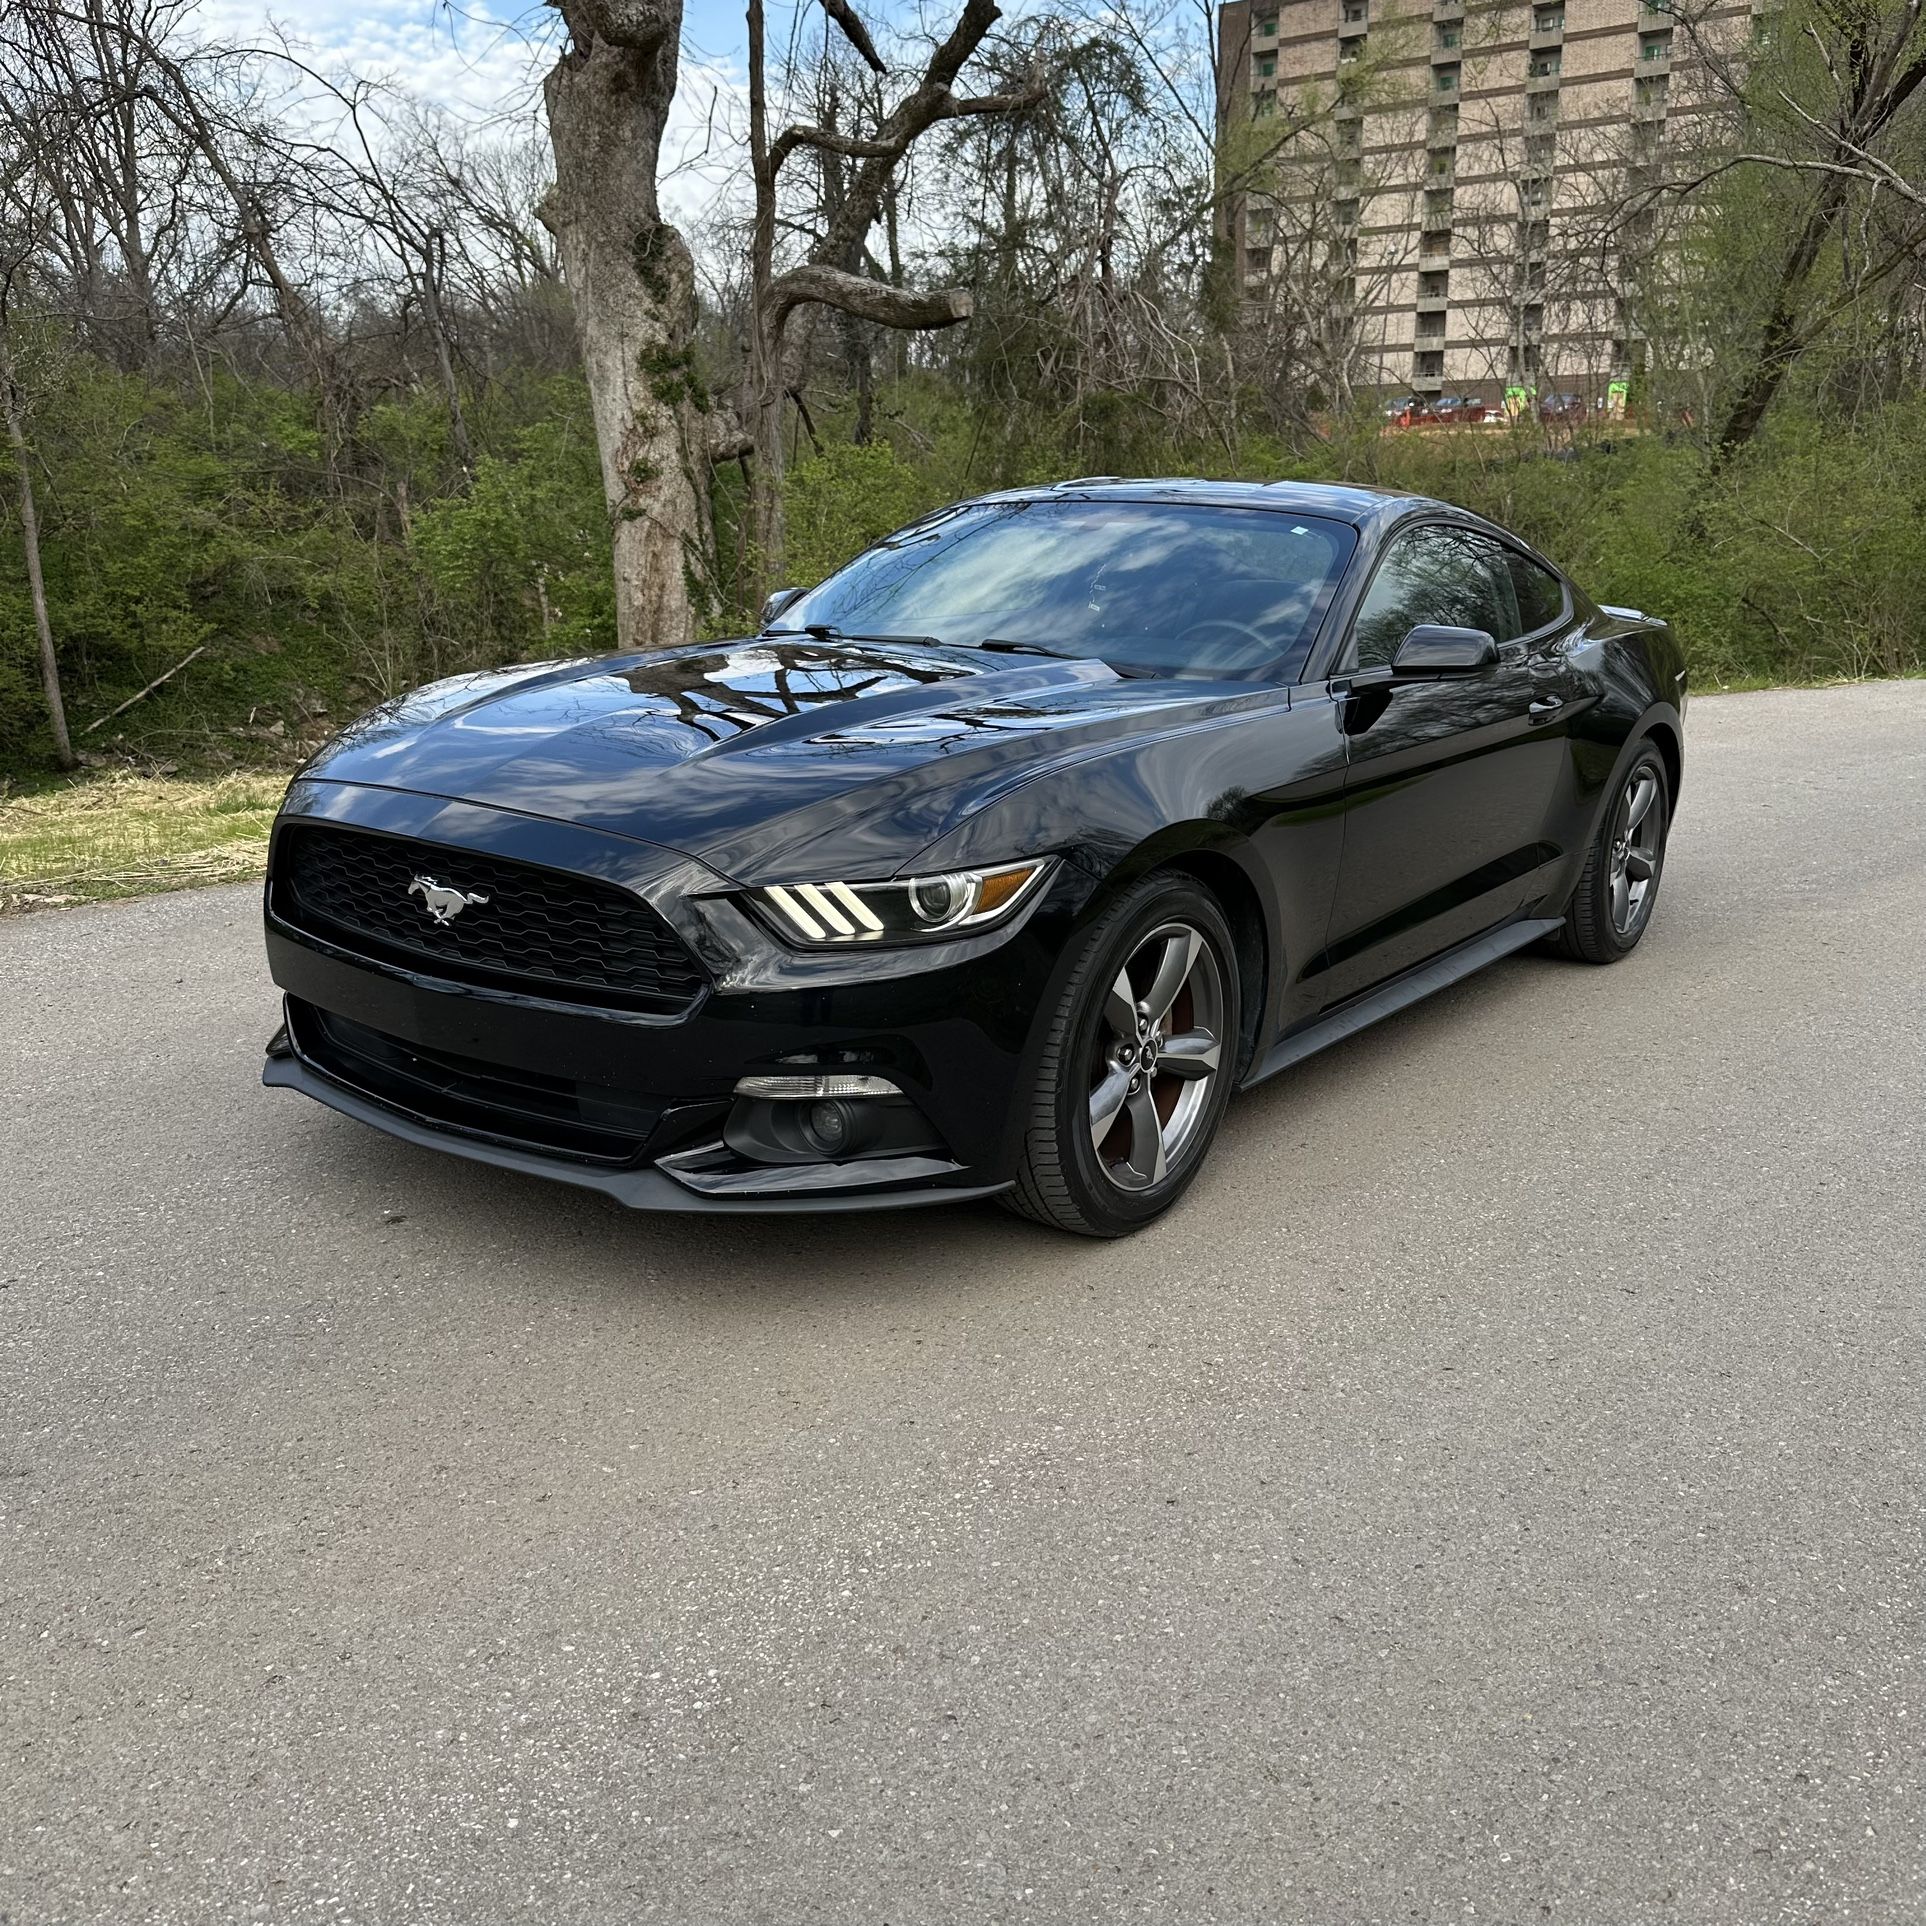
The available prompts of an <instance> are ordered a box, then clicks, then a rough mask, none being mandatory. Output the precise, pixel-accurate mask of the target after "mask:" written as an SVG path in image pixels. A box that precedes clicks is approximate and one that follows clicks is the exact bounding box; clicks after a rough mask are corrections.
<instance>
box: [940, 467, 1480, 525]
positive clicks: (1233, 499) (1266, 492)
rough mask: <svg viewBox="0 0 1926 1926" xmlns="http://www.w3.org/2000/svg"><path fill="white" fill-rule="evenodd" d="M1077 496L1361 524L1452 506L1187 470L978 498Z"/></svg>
mask: <svg viewBox="0 0 1926 1926" xmlns="http://www.w3.org/2000/svg"><path fill="white" fill-rule="evenodd" d="M1065 498H1069V499H1073V500H1079V501H1084V500H1095V501H1126V502H1151V501H1156V502H1194V503H1196V504H1197V505H1198V506H1200V507H1207V508H1269V509H1276V510H1280V511H1282V512H1283V513H1285V514H1291V513H1295V514H1299V515H1322V516H1325V517H1327V518H1328V519H1329V520H1331V521H1334V522H1350V523H1352V524H1354V525H1361V524H1363V523H1366V522H1381V521H1385V520H1390V519H1393V518H1395V517H1397V516H1400V515H1403V514H1405V513H1407V512H1409V511H1411V510H1413V509H1417V508H1440V509H1447V510H1449V512H1451V513H1452V514H1459V515H1461V514H1463V513H1464V511H1463V510H1462V509H1453V508H1451V506H1450V504H1449V503H1447V502H1439V501H1433V500H1431V499H1430V498H1429V497H1427V496H1424V495H1412V494H1407V493H1405V492H1403V491H1402V490H1399V489H1392V488H1363V487H1358V486H1354V485H1353V484H1351V483H1348V482H1304V481H1275V482H1254V481H1206V480H1199V479H1197V478H1196V477H1194V476H1183V475H1138V476H1127V475H1080V476H1078V477H1077V478H1076V479H1075V480H1073V481H1061V482H1053V483H1051V484H1049V485H1048V486H1047V487H1041V488H1007V489H1001V490H999V491H997V492H996V493H995V494H992V495H982V496H979V497H978V498H977V499H978V500H980V501H987V502H1021V501H1053V500H1055V501H1061V500H1064V499H1065Z"/></svg>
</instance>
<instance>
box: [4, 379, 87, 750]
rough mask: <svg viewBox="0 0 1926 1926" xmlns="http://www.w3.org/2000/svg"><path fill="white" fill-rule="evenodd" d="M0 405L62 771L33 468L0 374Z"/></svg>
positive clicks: (59, 703) (63, 737)
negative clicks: (16, 480) (17, 490)
mask: <svg viewBox="0 0 1926 1926" xmlns="http://www.w3.org/2000/svg"><path fill="white" fill-rule="evenodd" d="M0 406H3V407H4V412H5V414H6V417H7V440H8V441H9V442H11V443H12V445H13V461H14V466H15V468H16V469H17V470H18V471H19V477H20V482H19V486H20V540H21V544H22V546H23V547H24V548H25V549H26V551H27V587H28V589H29V591H30V592H31V594H32V596H33V626H34V632H35V634H36V635H37V636H38V638H39V641H40V686H41V687H42V688H43V689H44V690H45V691H46V692H47V715H48V717H49V719H50V720H51V721H52V723H53V739H54V761H55V762H57V763H58V764H59V765H60V767H61V768H63V769H71V768H73V766H74V761H75V758H74V744H73V738H72V737H71V736H70V735H68V733H67V705H66V703H65V702H64V701H63V700H62V699H61V694H60V664H59V662H58V661H57V660H56V659H55V656H54V639H53V624H52V623H51V622H50V621H48V619H47V583H46V578H45V577H44V576H43V575H42V574H41V572H40V516H39V513H38V512H37V510H36V509H35V506H34V499H33V466H32V462H31V460H30V458H29V453H28V449H27V428H26V423H25V422H24V421H23V420H22V419H21V410H20V394H19V391H18V390H17V389H16V388H15V387H14V385H13V382H12V380H11V379H10V378H9V377H7V376H6V375H4V374H0Z"/></svg>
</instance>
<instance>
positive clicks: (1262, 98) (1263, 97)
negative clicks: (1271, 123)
mask: <svg viewBox="0 0 1926 1926" xmlns="http://www.w3.org/2000/svg"><path fill="white" fill-rule="evenodd" d="M1276 112H1277V96H1276V95H1275V94H1259V95H1258V97H1257V99H1256V100H1255V101H1254V102H1253V103H1252V105H1251V117H1252V118H1253V119H1255V120H1269V119H1270V117H1271V116H1272V115H1273V114H1274V113H1276Z"/></svg>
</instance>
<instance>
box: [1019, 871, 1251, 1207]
mask: <svg viewBox="0 0 1926 1926" xmlns="http://www.w3.org/2000/svg"><path fill="white" fill-rule="evenodd" d="M1169 977H1174V978H1176V980H1177V987H1176V988H1175V989H1174V990H1171V991H1169V994H1168V996H1167V997H1166V995H1165V992H1166V988H1167V979H1168V978H1169ZM1126 985H1127V986H1129V988H1130V989H1131V991H1132V995H1131V997H1130V999H1129V1001H1128V1002H1127V1003H1126V1002H1125V1001H1124V1000H1123V997H1122V990H1123V988H1124V986H1126ZM1113 992H1115V994H1114V995H1113ZM1239 996H1240V985H1239V982H1238V976H1237V949H1236V945H1235V944H1234V943H1233V942H1232V940H1231V933H1230V926H1229V924H1228V923H1227V922H1226V921H1225V920H1224V913H1223V911H1222V910H1221V909H1220V908H1219V907H1218V904H1217V900H1216V898H1215V897H1213V896H1212V895H1211V894H1210V893H1209V891H1207V890H1205V889H1204V888H1203V887H1202V886H1201V885H1200V884H1198V883H1196V882H1194V881H1193V880H1192V879H1190V878H1189V877H1186V876H1182V875H1178V874H1176V873H1174V872H1170V871H1162V872H1159V873H1157V874H1154V875H1151V876H1147V877H1145V878H1144V879H1143V880H1142V881H1141V882H1139V883H1137V884H1135V885H1134V886H1133V887H1132V888H1130V889H1128V890H1126V891H1125V892H1124V893H1123V894H1122V895H1121V896H1119V897H1118V899H1117V900H1116V901H1115V902H1114V903H1112V904H1111V905H1110V907H1109V908H1108V909H1107V910H1105V911H1104V913H1103V914H1102V916H1100V917H1099V918H1098V919H1097V921H1096V923H1095V924H1094V925H1092V927H1091V929H1090V930H1089V932H1088V934H1087V935H1086V936H1085V938H1084V942H1083V948H1082V951H1081V953H1080V954H1079V955H1078V958H1077V961H1076V963H1075V964H1074V966H1073V967H1072V969H1071V971H1070V975H1069V979H1068V981H1067V982H1066V983H1065V984H1064V987H1063V993H1062V996H1061V997H1060V998H1059V1000H1058V1003H1057V1008H1056V1010H1055V1012H1054V1013H1053V1014H1052V1016H1051V1019H1050V1024H1049V1027H1048V1029H1047V1031H1046V1032H1045V1035H1044V1044H1043V1051H1042V1055H1041V1058H1040V1060H1039V1063H1038V1066H1037V1080H1036V1085H1035V1089H1034V1091H1033V1093H1032V1096H1031V1100H1030V1110H1029V1120H1028V1123H1027V1125H1026V1128H1025V1131H1024V1138H1023V1150H1022V1155H1021V1159H1020V1161H1019V1164H1018V1170H1017V1182H1016V1188H1015V1189H1014V1190H1013V1191H1009V1192H1006V1193H1004V1196H1003V1199H1002V1201H1003V1202H1004V1204H1005V1205H1006V1206H1007V1207H1008V1208H1009V1209H1011V1210H1014V1211H1015V1212H1016V1213H1017V1214H1018V1215H1019V1216H1023V1217H1028V1218H1031V1219H1033V1220H1034V1221H1035V1222H1037V1223H1039V1224H1049V1225H1051V1226H1053V1227H1054V1228H1056V1229H1058V1230H1065V1231H1073V1232H1076V1233H1077V1234H1078V1235H1080V1236H1084V1237H1127V1236H1128V1235H1129V1234H1130V1233H1131V1232H1132V1231H1135V1230H1140V1229H1142V1227H1143V1226H1144V1225H1146V1224H1148V1223H1150V1222H1152V1221H1153V1220H1154V1219H1155V1218H1158V1217H1161V1216H1162V1215H1163V1213H1164V1212H1165V1211H1167V1210H1168V1209H1169V1208H1170V1207H1171V1205H1172V1204H1174V1203H1175V1202H1176V1201H1177V1200H1178V1198H1179V1197H1181V1196H1182V1195H1183V1194H1184V1192H1185V1191H1186V1190H1187V1189H1188V1188H1189V1186H1190V1183H1191V1180H1192V1179H1193V1178H1194V1177H1195V1176H1196V1175H1197V1171H1198V1168H1199V1166H1200V1165H1201V1164H1202V1163H1203V1161H1204V1155H1205V1153H1206V1152H1207V1151H1208V1150H1209V1149H1210V1145H1211V1141H1212V1139H1213V1138H1214V1137H1215V1136H1216V1135H1217V1127H1218V1125H1219V1124H1220V1123H1221V1122H1222V1121H1223V1116H1224V1108H1225V1106H1226V1105H1227V1104H1228V1103H1229V1101H1230V1094H1231V1085H1232V1082H1233V1080H1234V1078H1235V1075H1236V1071H1237V1050H1238V1039H1239V1037H1240V1035H1241V1024H1240V1021H1239V1013H1240V1011H1241V1009H1242V1005H1241V1003H1240V1001H1239ZM1156 999H1163V1002H1162V1008H1161V1010H1159V1011H1156V1012H1155V1019H1156V1020H1151V1018H1152V1012H1153V1004H1154V1000H1156ZM1126 1026H1134V1028H1131V1029H1130V1031H1129V1034H1126V1033H1125V1032H1126ZM1179 1046H1181V1047H1179ZM1173 1066H1175V1067H1173ZM1133 1079H1134V1081H1133ZM1105 1117H1108V1118H1109V1120H1110V1121H1109V1126H1108V1128H1106V1129H1100V1128H1099V1124H1100V1122H1101V1120H1102V1119H1104V1118H1105ZM1153 1120H1154V1129H1153ZM1153 1139H1154V1141H1153Z"/></svg>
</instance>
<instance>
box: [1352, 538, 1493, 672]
mask: <svg viewBox="0 0 1926 1926" xmlns="http://www.w3.org/2000/svg"><path fill="white" fill-rule="evenodd" d="M1496 547H1497V545H1496V544H1495V543H1493V542H1489V541H1487V540H1486V538H1485V537H1483V536H1481V535H1475V534H1473V533H1472V532H1471V531H1470V530H1468V529H1459V528H1443V527H1424V528H1414V529H1411V530H1409V531H1408V532H1407V533H1405V534H1403V535H1399V536H1397V537H1396V538H1395V539H1394V540H1393V541H1392V544H1391V546H1390V548H1389V549H1388V550H1386V552H1385V556H1384V559H1383V561H1381V562H1380V563H1379V564H1378V572H1377V574H1376V575H1375V576H1374V577H1373V578H1372V581H1371V587H1370V589H1369V591H1368V592H1367V593H1366V595H1365V598H1364V601H1363V603H1362V604H1361V605H1360V606H1359V609H1358V612H1357V619H1356V620H1355V621H1354V622H1353V623H1352V625H1351V648H1350V654H1349V664H1350V666H1351V667H1353V668H1359V669H1370V668H1376V667H1378V666H1379V665H1381V664H1385V663H1388V662H1390V660H1391V658H1392V657H1393V656H1395V655H1396V654H1397V652H1398V644H1399V643H1400V642H1402V641H1403V640H1404V638H1405V635H1406V633H1407V632H1408V631H1410V630H1411V629H1414V628H1416V627H1417V626H1418V624H1419V623H1420V622H1438V623H1442V624H1444V625H1445V626H1447V627H1450V628H1459V629H1485V630H1488V631H1489V632H1490V633H1491V635H1492V636H1493V637H1494V638H1495V639H1496V640H1498V641H1500V642H1504V641H1508V640H1509V639H1510V638H1511V637H1512V636H1514V635H1516V634H1517V633H1518V624H1517V619H1516V616H1515V614H1514V612H1513V610H1512V606H1511V602H1512V596H1511V580H1510V577H1509V575H1508V574H1507V573H1506V572H1505V571H1504V569H1503V568H1502V566H1499V565H1498V562H1499V558H1498V556H1497V554H1496V553H1495V550H1496ZM1482 549H1491V550H1493V551H1494V553H1492V554H1491V555H1490V556H1489V557H1487V556H1485V555H1484V554H1481V553H1480V550H1482Z"/></svg>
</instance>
